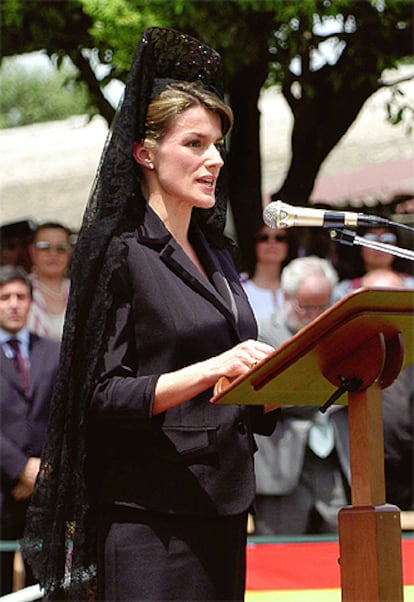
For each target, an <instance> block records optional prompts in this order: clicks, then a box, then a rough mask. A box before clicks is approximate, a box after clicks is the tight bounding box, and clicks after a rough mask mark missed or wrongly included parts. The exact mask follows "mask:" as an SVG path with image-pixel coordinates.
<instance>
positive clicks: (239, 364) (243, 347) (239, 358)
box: [201, 339, 274, 382]
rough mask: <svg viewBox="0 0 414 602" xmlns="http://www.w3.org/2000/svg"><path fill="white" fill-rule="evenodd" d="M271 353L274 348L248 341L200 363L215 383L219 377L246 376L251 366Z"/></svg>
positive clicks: (259, 342) (258, 342)
mask: <svg viewBox="0 0 414 602" xmlns="http://www.w3.org/2000/svg"><path fill="white" fill-rule="evenodd" d="M273 352H274V348H273V347H271V345H268V344H267V343H262V342H261V341H256V340H254V339H248V340H247V341H243V342H242V343H238V344H237V345H236V346H235V347H232V348H231V349H229V350H228V351H224V353H221V354H220V355H216V356H214V357H212V358H210V359H208V360H205V361H204V362H201V363H202V364H203V365H205V366H206V368H207V372H208V373H209V374H211V377H212V379H213V380H214V382H216V381H217V380H218V378H220V377H221V376H226V377H227V378H229V379H233V378H236V377H237V376H241V375H243V374H246V372H248V371H249V370H251V368H253V366H255V365H256V364H257V363H259V362H260V361H261V360H263V359H264V358H265V357H267V356H268V355H270V354H271V353H273Z"/></svg>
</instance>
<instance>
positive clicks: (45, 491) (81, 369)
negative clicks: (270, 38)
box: [22, 27, 227, 600]
mask: <svg viewBox="0 0 414 602" xmlns="http://www.w3.org/2000/svg"><path fill="white" fill-rule="evenodd" d="M219 71H220V55H219V54H218V53H217V52H216V51H214V50H213V49H211V48H209V47H208V46H206V45H205V44H203V43H201V42H200V41H199V40H196V39H194V38H191V37H189V36H187V35H184V34H182V33H179V32H176V31H173V30H170V29H162V28H155V27H154V28H149V29H147V30H146V31H145V32H144V34H143V37H142V40H141V43H140V45H139V48H138V51H137V54H136V56H135V59H134V61H133V64H132V67H131V71H130V74H129V77H128V81H127V83H126V87H125V92H124V97H123V100H122V103H121V105H120V108H119V110H118V112H117V115H116V117H115V119H114V122H113V124H112V127H111V132H110V133H109V135H108V138H107V141H106V143H105V147H104V150H103V153H102V157H101V160H100V165H99V168H98V171H97V175H96V178H95V181H94V184H93V187H92V191H91V195H90V198H89V202H88V205H87V208H86V210H85V214H84V218H83V223H82V227H81V230H80V233H79V238H78V242H77V245H76V249H75V253H74V257H73V264H72V275H71V293H70V298H69V303H68V307H67V313H66V320H65V326H64V334H63V340H62V350H61V360H60V367H59V372H58V376H57V382H56V386H55V390H54V395H53V399H52V406H51V413H50V420H49V429H48V438H47V441H46V444H45V449H44V452H43V455H42V461H41V469H40V473H39V477H38V480H37V484H36V488H35V491H34V493H33V496H32V501H31V504H30V506H29V509H28V513H27V527H26V532H25V536H24V539H23V540H22V548H23V553H24V555H25V557H26V558H27V559H28V561H29V562H30V564H31V566H32V569H33V571H34V574H35V575H36V577H37V578H38V579H39V581H40V584H41V586H42V587H43V588H44V589H45V592H46V595H47V597H48V599H50V600H64V599H66V600H87V599H91V598H93V597H94V578H95V561H96V558H95V556H96V537H95V522H94V521H95V513H94V489H93V487H91V483H93V469H92V471H91V468H90V467H91V465H92V463H91V458H90V456H91V450H90V449H88V446H87V445H88V444H87V442H88V440H89V439H88V437H89V433H88V428H89V424H88V408H89V400H90V396H91V393H92V390H93V387H94V382H95V376H96V370H97V360H98V357H99V355H100V352H101V350H102V347H103V344H104V333H105V316H106V315H107V313H108V310H109V308H110V305H111V302H112V299H111V298H110V295H109V294H108V290H109V286H108V284H109V281H110V278H111V275H112V273H113V270H114V269H115V268H116V267H117V262H118V261H119V258H120V256H121V247H120V242H119V237H118V235H119V234H120V233H121V232H126V231H128V230H134V229H135V228H136V226H137V224H138V223H139V221H140V217H141V213H142V208H143V206H144V203H145V201H144V199H143V197H142V194H141V190H140V171H139V168H138V167H137V165H136V162H135V161H134V159H133V157H132V149H133V143H134V141H135V140H137V139H142V138H143V135H144V127H145V115H146V110H147V106H148V103H149V100H150V98H151V97H152V96H153V95H154V88H157V86H159V85H160V84H161V85H162V82H163V80H165V79H167V80H171V79H172V80H179V81H197V80H199V81H200V82H201V83H202V84H203V85H204V86H205V87H207V88H209V89H211V90H213V91H215V92H216V93H217V90H218V89H219V88H220V81H219V79H220V75H219ZM225 190H226V186H225V184H224V183H223V175H221V176H220V178H219V181H218V185H217V189H216V204H215V206H214V208H212V209H211V210H198V209H196V210H195V215H196V218H197V219H198V221H199V223H200V224H201V227H203V228H205V229H206V230H208V229H211V230H212V231H213V232H214V231H215V232H219V233H222V231H223V229H224V223H225V216H226V204H227V198H226V193H225ZM118 247H119V248H118Z"/></svg>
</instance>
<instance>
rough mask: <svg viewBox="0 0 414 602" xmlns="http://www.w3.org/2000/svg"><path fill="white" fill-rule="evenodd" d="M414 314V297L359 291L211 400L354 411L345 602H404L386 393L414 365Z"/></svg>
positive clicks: (343, 526)
mask: <svg viewBox="0 0 414 602" xmlns="http://www.w3.org/2000/svg"><path fill="white" fill-rule="evenodd" d="M413 309H414V290H411V289H389V288H388V289H377V288H376V289H368V288H365V289H359V290H358V291H355V292H354V293H351V294H350V295H348V296H347V297H344V298H343V299H341V300H340V301H339V302H338V303H336V304H335V305H333V306H332V307H331V308H329V309H328V310H327V311H325V312H324V313H323V314H322V315H321V316H319V317H318V318H316V319H315V320H314V321H313V322H312V323H311V324H309V325H308V326H306V327H305V328H303V329H302V330H301V331H300V332H298V333H297V334H296V335H295V336H294V337H292V338H291V339H290V340H289V341H287V342H286V343H285V344H284V345H282V346H281V347H279V348H278V349H277V350H276V351H275V352H274V353H273V354H271V355H270V356H268V357H267V358H266V359H265V360H263V361H261V362H260V363H259V364H257V365H256V366H255V367H254V368H253V369H252V370H250V371H249V372H248V373H247V374H246V375H244V376H242V377H239V378H237V379H235V380H234V381H233V382H231V383H230V382H229V381H227V382H226V383H224V384H223V383H218V386H217V388H216V390H215V395H214V397H213V398H212V399H211V401H212V403H219V404H243V405H244V404H245V405H265V406H266V405H271V404H278V405H305V404H306V403H309V404H310V405H313V406H314V405H315V406H317V405H319V406H321V407H322V408H324V407H327V405H329V404H330V403H333V402H334V403H339V404H348V406H349V407H348V424H349V438H350V458H351V485H352V493H351V496H352V500H351V502H352V505H351V506H347V507H345V508H342V509H341V510H340V512H339V515H338V521H339V546H340V570H341V586H342V600H343V602H361V601H364V602H371V601H376V602H391V601H392V602H400V601H402V600H403V579H402V558H401V525H400V512H399V509H398V508H397V507H396V506H391V505H389V504H387V503H386V500H385V477H384V438H383V429H382V404H381V389H383V388H385V387H387V386H389V385H390V384H391V383H392V382H393V381H394V380H395V378H396V377H397V376H398V374H399V372H400V371H401V370H402V369H403V368H405V367H407V366H408V365H409V364H411V363H413V356H414V354H413V351H414V330H413V315H414V312H413ZM305 392H306V393H305ZM309 392H311V395H309ZM342 392H346V393H347V394H346V395H342V394H341V393H342ZM305 398H307V399H309V398H311V402H307V401H304V399H305Z"/></svg>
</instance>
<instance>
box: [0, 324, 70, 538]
mask: <svg viewBox="0 0 414 602" xmlns="http://www.w3.org/2000/svg"><path fill="white" fill-rule="evenodd" d="M59 347H60V345H59V343H57V342H55V341H51V340H49V339H46V338H43V337H39V336H37V335H35V334H30V342H29V356H30V383H31V398H30V399H26V397H25V395H24V390H23V387H22V384H21V380H20V378H19V375H18V374H17V372H16V369H15V366H14V363H13V360H11V359H9V358H7V357H6V355H5V354H4V352H3V350H2V349H0V466H1V483H0V513H1V522H2V530H3V537H7V538H11V537H20V536H21V535H22V528H23V521H24V515H25V511H26V507H27V503H26V502H16V501H15V500H14V499H13V497H12V496H11V491H12V489H13V487H14V486H15V485H16V483H17V481H18V479H19V475H20V473H21V471H22V470H23V468H24V466H25V464H26V462H27V460H28V458H29V457H31V456H34V457H40V454H41V451H42V447H43V443H44V441H45V438H46V429H47V421H48V411H49V402H50V399H51V395H52V390H53V385H54V382H55V378H56V372H57V367H58V360H59Z"/></svg>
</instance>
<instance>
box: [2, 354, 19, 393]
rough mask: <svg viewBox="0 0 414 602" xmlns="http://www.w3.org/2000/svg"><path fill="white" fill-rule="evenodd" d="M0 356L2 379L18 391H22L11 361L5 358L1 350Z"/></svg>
mask: <svg viewBox="0 0 414 602" xmlns="http://www.w3.org/2000/svg"><path fill="white" fill-rule="evenodd" d="M0 354H1V355H0V367H1V373H2V376H3V378H5V379H6V380H8V381H9V382H10V383H11V384H12V385H13V387H14V388H15V389H18V390H19V391H20V390H23V385H22V382H21V380H20V378H19V375H18V374H17V372H16V368H15V366H14V362H13V360H12V359H10V358H8V357H7V356H6V354H5V353H4V350H3V349H1V350H0Z"/></svg>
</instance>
